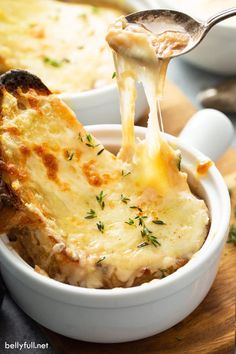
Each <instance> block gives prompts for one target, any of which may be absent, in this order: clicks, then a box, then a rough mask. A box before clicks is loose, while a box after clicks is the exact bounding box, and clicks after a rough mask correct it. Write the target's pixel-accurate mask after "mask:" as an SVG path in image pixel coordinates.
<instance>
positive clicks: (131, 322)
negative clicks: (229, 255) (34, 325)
mask: <svg viewBox="0 0 236 354" xmlns="http://www.w3.org/2000/svg"><path fill="white" fill-rule="evenodd" d="M208 117H210V119H208ZM199 122H200V123H199ZM207 122H208V123H207ZM212 124H213V125H214V129H213V127H212ZM203 128H204V129H206V130H205V132H206V131H209V132H210V134H209V135H205V139H203V138H202V136H204V131H203ZM211 128H212V129H211ZM87 130H88V131H89V132H91V133H93V134H94V135H95V136H96V137H97V138H98V139H100V140H101V141H102V142H103V143H104V144H105V145H107V146H109V147H111V148H112V149H114V150H117V149H118V148H119V146H120V143H121V126H120V125H95V126H90V127H87ZM135 132H136V136H137V137H140V138H144V136H145V132H146V128H142V127H136V129H135ZM211 132H212V133H211ZM190 134H192V138H193V139H192V140H191V141H192V142H193V144H194V145H197V146H198V147H199V148H200V149H203V150H205V151H207V153H210V155H211V152H212V153H213V156H214V157H215V158H217V157H219V155H220V154H222V153H223V150H225V149H226V147H227V146H228V145H229V144H230V142H231V140H232V136H233V129H232V125H231V123H230V122H229V121H228V120H227V118H225V116H224V115H222V114H220V113H217V112H215V111H212V110H205V111H204V112H203V114H198V116H197V117H195V118H194V119H193V121H192V122H191V123H190V124H189V126H188V127H187V128H185V130H184V132H183V135H182V139H178V138H175V137H173V136H170V135H167V134H166V135H165V136H166V138H167V139H168V141H169V142H170V143H171V144H172V145H174V146H176V147H178V148H179V149H180V150H181V152H182V156H183V163H182V165H183V168H184V169H187V170H189V171H191V174H192V176H194V171H196V166H197V164H198V163H199V161H202V160H205V159H206V156H205V155H203V154H202V153H201V152H200V151H198V150H196V149H194V148H193V147H191V146H190V144H189V143H185V142H184V139H190ZM212 146H215V147H216V149H215V150H214V149H212ZM194 181H195V182H191V183H192V185H193V186H194V188H195V191H197V193H198V194H199V195H200V196H201V197H204V199H205V201H206V203H207V205H208V207H209V211H210V215H211V226H210V231H209V235H208V237H207V239H206V242H205V243H204V245H203V247H202V248H201V249H200V251H199V252H197V253H196V254H195V255H194V257H193V258H192V259H191V260H190V261H189V262H188V263H187V264H186V265H185V266H183V267H182V268H180V269H179V270H177V271H176V272H175V273H173V274H171V275H169V276H168V277H166V278H164V279H161V280H153V281H151V282H149V283H146V284H143V285H141V286H137V287H133V288H126V289H125V288H115V289H108V290H102V289H86V288H80V287H75V286H71V285H66V284H62V283H60V282H58V281H55V280H53V279H50V278H47V277H45V276H42V275H40V274H38V273H36V272H35V271H34V270H33V269H32V268H31V267H30V266H29V265H28V264H27V263H25V262H24V261H23V260H22V259H21V258H20V257H19V256H18V254H17V253H16V252H15V251H13V250H12V249H11V248H10V247H9V246H8V239H7V237H6V236H4V235H2V237H1V238H0V264H1V271H2V276H3V278H4V281H5V283H6V285H7V287H8V289H9V291H10V293H11V295H12V297H13V298H14V299H15V301H16V303H17V304H18V305H19V306H20V307H21V308H22V309H23V311H25V312H26V313H27V314H28V315H29V316H30V317H32V318H33V319H34V320H36V321H37V322H39V323H40V324H41V325H43V326H45V327H47V328H49V329H51V330H53V331H55V332H58V333H60V334H62V335H65V336H68V337H71V338H76V339H80V340H85V341H92V342H106V343H108V342H109V343H114V342H125V341H131V340H136V339H141V338H144V337H148V336H151V335H153V334H156V333H159V332H161V331H164V330H166V329H167V328H170V327H171V326H173V325H175V324H176V323H178V322H179V321H181V320H182V319H184V318H185V317H186V316H187V315H189V314H190V313H191V312H192V311H193V310H194V309H195V308H196V307H197V306H198V305H199V304H200V302H201V301H202V300H203V298H204V297H205V296H206V294H207V293H208V291H209V289H210V287H211V285H212V282H213V281H214V278H215V275H216V272H217V269H218V264H219V260H220V255H221V252H222V249H223V247H224V243H225V241H226V238H227V234H228V227H229V221H230V200H229V194H228V190H227V187H226V185H225V183H224V180H223V178H222V176H221V174H220V173H219V171H218V170H217V168H216V167H215V166H212V167H211V168H210V170H209V171H208V173H207V175H206V176H205V177H203V178H200V179H199V180H198V182H197V184H196V179H194Z"/></svg>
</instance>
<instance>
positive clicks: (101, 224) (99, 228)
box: [96, 221, 105, 234]
mask: <svg viewBox="0 0 236 354" xmlns="http://www.w3.org/2000/svg"><path fill="white" fill-rule="evenodd" d="M96 225H97V228H98V230H99V231H100V232H101V233H102V234H103V233H104V229H105V227H104V224H103V222H101V221H99V222H98V223H97V224H96Z"/></svg>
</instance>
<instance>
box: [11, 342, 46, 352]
mask: <svg viewBox="0 0 236 354" xmlns="http://www.w3.org/2000/svg"><path fill="white" fill-rule="evenodd" d="M4 348H5V349H6V350H12V349H18V350H19V351H21V350H23V349H29V350H30V349H48V348H49V344H48V343H35V342H23V343H20V342H18V341H16V342H13V343H8V342H5V344H4Z"/></svg>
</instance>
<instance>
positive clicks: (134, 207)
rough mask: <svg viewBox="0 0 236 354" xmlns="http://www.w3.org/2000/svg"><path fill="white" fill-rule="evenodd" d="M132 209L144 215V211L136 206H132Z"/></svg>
mask: <svg viewBox="0 0 236 354" xmlns="http://www.w3.org/2000/svg"><path fill="white" fill-rule="evenodd" d="M130 209H137V210H138V211H140V213H142V209H141V208H139V207H137V206H135V205H133V206H131V207H130Z"/></svg>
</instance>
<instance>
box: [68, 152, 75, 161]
mask: <svg viewBox="0 0 236 354" xmlns="http://www.w3.org/2000/svg"><path fill="white" fill-rule="evenodd" d="M74 155H75V153H74V152H71V153H70V152H69V151H67V156H68V157H67V160H68V161H71V160H72V159H73V157H74Z"/></svg>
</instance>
